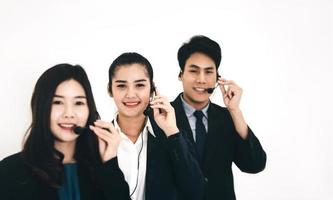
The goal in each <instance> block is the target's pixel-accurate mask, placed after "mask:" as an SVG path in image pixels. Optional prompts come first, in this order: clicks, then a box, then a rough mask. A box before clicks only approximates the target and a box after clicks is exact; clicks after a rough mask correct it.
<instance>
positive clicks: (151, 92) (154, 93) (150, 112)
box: [143, 83, 156, 116]
mask: <svg viewBox="0 0 333 200" xmlns="http://www.w3.org/2000/svg"><path fill="white" fill-rule="evenodd" d="M150 94H151V97H150V99H149V104H148V106H147V108H146V109H145V110H144V111H143V114H144V115H145V116H150V115H151V114H152V112H153V109H152V108H151V107H150V102H151V101H152V100H154V98H155V95H156V87H155V85H154V83H153V84H152V87H151V89H150Z"/></svg>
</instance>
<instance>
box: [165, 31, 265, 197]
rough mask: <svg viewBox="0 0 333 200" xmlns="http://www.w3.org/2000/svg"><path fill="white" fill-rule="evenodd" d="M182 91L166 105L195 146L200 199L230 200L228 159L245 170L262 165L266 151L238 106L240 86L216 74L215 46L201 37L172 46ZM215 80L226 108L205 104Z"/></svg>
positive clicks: (257, 169)
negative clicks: (202, 195) (175, 49)
mask: <svg viewBox="0 0 333 200" xmlns="http://www.w3.org/2000/svg"><path fill="white" fill-rule="evenodd" d="M178 62H179V66H180V69H181V71H180V74H179V80H180V81H182V84H183V93H181V94H179V95H178V97H177V98H176V99H175V100H174V101H173V102H172V103H171V104H172V105H173V107H174V108H175V113H176V118H177V126H178V128H179V129H182V130H183V131H184V133H186V134H187V136H188V138H189V139H190V141H191V142H192V143H193V145H194V146H195V147H196V150H197V152H196V157H197V160H198V162H199V164H200V165H201V169H202V173H203V174H204V176H205V181H206V183H205V184H206V186H205V188H206V189H205V199H207V200H217V199H227V200H232V199H236V197H235V192H234V183H233V174H232V167H231V166H232V162H234V163H235V164H236V165H237V167H238V168H239V169H240V170H241V171H243V172H247V173H258V172H260V171H262V170H263V169H264V168H265V165H266V153H265V151H264V150H263V148H262V147H261V144H260V142H259V140H258V139H257V138H256V136H255V135H254V133H253V132H252V130H251V129H250V128H249V127H248V125H247V123H246V122H245V120H244V117H243V115H242V111H241V110H240V108H239V104H240V99H241V95H242V89H241V88H240V87H239V86H238V85H237V84H236V83H235V82H234V81H230V80H226V79H223V78H220V76H219V75H218V72H217V70H218V67H219V65H220V62H221V48H220V46H219V45H218V44H217V43H216V42H215V41H213V40H211V39H209V38H208V37H205V36H194V37H192V38H191V40H190V41H189V42H188V43H184V44H183V45H182V46H181V47H180V48H179V50H178ZM216 84H218V86H219V89H220V91H221V92H222V96H223V102H224V104H225V106H226V107H221V106H218V105H216V104H214V103H212V102H210V100H209V97H210V95H211V93H212V92H213V90H214V88H215V87H217V86H215V85H216Z"/></svg>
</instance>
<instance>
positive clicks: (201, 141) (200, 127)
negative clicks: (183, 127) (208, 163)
mask: <svg viewBox="0 0 333 200" xmlns="http://www.w3.org/2000/svg"><path fill="white" fill-rule="evenodd" d="M194 116H195V117H196V118H197V121H196V123H195V143H196V146H197V151H198V160H199V163H200V165H202V163H203V155H204V151H205V143H206V128H205V125H204V124H203V122H202V117H203V116H204V115H203V113H202V111H200V110H197V111H195V112H194Z"/></svg>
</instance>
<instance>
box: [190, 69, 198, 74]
mask: <svg viewBox="0 0 333 200" xmlns="http://www.w3.org/2000/svg"><path fill="white" fill-rule="evenodd" d="M189 72H191V73H197V72H198V70H195V69H191V70H189Z"/></svg>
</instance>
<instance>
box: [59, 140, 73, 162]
mask: <svg viewBox="0 0 333 200" xmlns="http://www.w3.org/2000/svg"><path fill="white" fill-rule="evenodd" d="M75 146H76V140H75V141H73V142H60V141H56V142H55V143H54V147H55V148H56V149H57V150H58V151H60V152H61V153H62V154H64V159H63V161H62V163H73V162H76V160H75V158H74V154H75Z"/></svg>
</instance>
